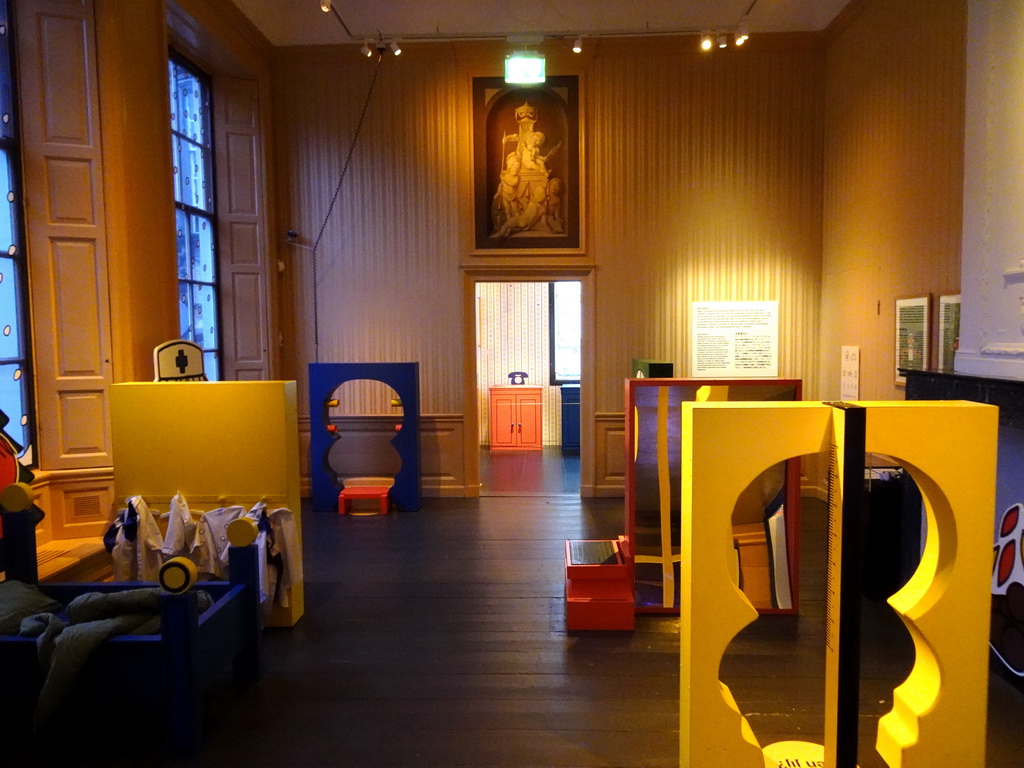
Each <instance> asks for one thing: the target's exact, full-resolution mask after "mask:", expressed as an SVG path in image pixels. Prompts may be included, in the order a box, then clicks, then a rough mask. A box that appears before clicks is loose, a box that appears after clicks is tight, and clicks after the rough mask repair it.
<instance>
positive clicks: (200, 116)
mask: <svg viewBox="0 0 1024 768" xmlns="http://www.w3.org/2000/svg"><path fill="white" fill-rule="evenodd" d="M169 73H170V93H171V142H172V151H173V155H174V157H173V159H174V200H175V206H176V229H177V235H178V315H179V318H180V322H181V330H180V332H181V338H183V339H188V340H189V341H192V342H194V343H196V344H198V345H199V346H200V347H201V348H202V350H203V363H204V367H205V369H206V377H207V378H208V379H210V380H211V381H216V380H217V379H219V378H220V321H219V316H220V315H219V307H218V300H217V239H216V237H215V234H214V233H215V231H216V209H215V205H214V202H215V201H214V187H213V131H212V128H211V124H210V120H211V117H210V105H211V100H210V86H209V81H208V79H207V78H206V76H205V75H204V74H203V73H202V72H201V71H199V70H198V69H197V68H195V67H194V66H193V65H191V64H190V63H188V62H186V61H184V60H183V59H180V58H178V57H176V56H172V57H171V59H170V61H169Z"/></svg>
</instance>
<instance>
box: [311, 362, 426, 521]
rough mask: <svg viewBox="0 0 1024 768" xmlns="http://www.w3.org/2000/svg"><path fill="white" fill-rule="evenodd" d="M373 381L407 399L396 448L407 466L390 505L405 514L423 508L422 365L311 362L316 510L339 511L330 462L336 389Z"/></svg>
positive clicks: (314, 502)
mask: <svg viewBox="0 0 1024 768" xmlns="http://www.w3.org/2000/svg"><path fill="white" fill-rule="evenodd" d="M356 379H370V380H371V381H380V382H383V383H384V384H386V385H388V386H389V387H391V388H392V389H393V390H395V393H396V394H397V395H398V398H399V399H400V400H401V401H402V411H403V413H402V428H401V429H400V430H398V431H397V432H396V433H395V436H394V438H392V440H391V444H392V445H393V446H394V448H395V450H396V451H398V455H399V457H401V460H402V466H401V468H400V469H399V470H398V474H397V475H395V484H394V486H392V488H391V502H392V503H393V504H394V505H395V506H396V507H398V509H399V510H400V511H414V510H418V509H419V508H420V500H421V495H422V494H421V489H420V364H419V363H310V364H309V411H310V422H311V426H310V440H309V442H310V454H311V456H310V473H311V475H312V483H313V509H314V511H317V512H328V511H334V510H336V509H337V508H338V491H339V488H338V484H337V481H336V476H335V474H334V472H333V470H332V469H331V467H330V465H329V464H328V462H327V454H328V452H329V451H330V449H331V445H332V444H333V442H334V439H335V438H334V436H333V434H332V433H331V432H330V431H329V430H328V429H327V427H328V426H329V425H330V420H329V405H328V403H329V402H330V400H331V396H332V395H333V394H334V391H335V390H336V389H337V388H338V387H339V386H341V385H342V384H344V383H345V382H346V381H355V380H356Z"/></svg>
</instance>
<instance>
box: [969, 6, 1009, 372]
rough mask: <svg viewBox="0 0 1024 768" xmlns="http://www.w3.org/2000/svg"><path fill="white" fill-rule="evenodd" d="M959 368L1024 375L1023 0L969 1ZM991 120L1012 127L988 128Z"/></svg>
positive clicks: (996, 124) (991, 124)
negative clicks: (1023, 210)
mask: <svg viewBox="0 0 1024 768" xmlns="http://www.w3.org/2000/svg"><path fill="white" fill-rule="evenodd" d="M969 5H970V11H969V17H970V20H969V27H968V42H967V57H968V63H967V95H966V103H967V110H966V111H967V115H966V126H965V133H966V136H965V149H964V152H965V157H964V168H965V178H964V237H963V253H964V258H963V265H962V267H961V276H962V286H961V288H962V298H963V310H964V314H963V315H962V317H961V327H960V349H959V350H958V351H957V353H956V358H955V363H956V364H955V367H956V371H957V373H965V374H972V375H975V376H988V377H993V378H1001V379H1024V323H1022V322H1021V320H1022V315H1021V311H1022V308H1024V256H1022V254H1024V232H1022V230H1021V226H1020V201H1021V197H1022V195H1024V173H1022V172H1021V171H1022V168H1024V144H1022V143H1021V140H1020V129H1019V128H1017V127H1016V126H1017V123H1018V122H1019V120H1020V93H1021V89H1022V88H1024V48H1022V47H1021V45H1020V39H1021V34H1024V4H1021V3H1013V2H1003V1H1002V0H971V1H970V3H969ZM990 126H1006V127H1011V126H1013V127H1014V129H1012V130H991V128H990Z"/></svg>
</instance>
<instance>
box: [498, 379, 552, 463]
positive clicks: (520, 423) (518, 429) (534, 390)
mask: <svg viewBox="0 0 1024 768" xmlns="http://www.w3.org/2000/svg"><path fill="white" fill-rule="evenodd" d="M542 416H543V408H542V407H541V388H540V387H491V450H492V451H539V450H540V449H541V446H542V444H543V438H544V430H543V429H542V421H541V419H542Z"/></svg>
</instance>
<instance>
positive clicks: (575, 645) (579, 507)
mask: <svg viewBox="0 0 1024 768" xmlns="http://www.w3.org/2000/svg"><path fill="white" fill-rule="evenodd" d="M807 507H808V508H807V509H806V513H805V515H804V520H805V523H806V524H805V536H804V543H805V551H804V557H803V560H802V562H803V566H802V568H803V574H802V580H803V583H802V590H801V593H802V596H803V601H804V602H803V611H802V614H801V616H799V617H779V616H776V617H762V618H760V619H758V620H757V621H756V622H754V624H752V625H751V626H750V627H749V628H748V629H747V630H745V631H744V632H743V633H742V634H741V635H740V636H739V637H738V638H737V639H736V640H735V641H734V643H733V645H732V647H731V648H730V652H729V654H728V655H727V657H726V658H725V659H724V661H723V666H722V672H721V674H722V677H723V679H724V680H725V681H726V682H727V683H728V684H729V685H730V687H731V688H732V690H733V692H734V694H735V695H736V698H737V701H738V702H739V704H740V706H741V709H742V710H743V711H744V713H745V714H746V715H747V716H748V718H749V719H750V722H751V723H752V724H753V727H754V729H755V732H756V734H757V735H758V738H759V739H760V740H761V742H762V743H764V744H767V743H771V742H774V741H778V740H782V739H788V738H798V739H805V740H810V741H818V740H820V737H821V731H822V714H821V690H822V683H821V676H822V668H823V661H822V658H821V649H822V643H823V640H822V634H821V632H822V628H823V616H824V607H823V584H824V575H823V571H824V561H823V556H822V554H821V547H820V541H821V536H822V532H823V530H824V528H823V505H821V504H820V503H817V504H816V503H815V502H810V503H809V504H808V505H807ZM621 515H622V500H621V499H605V500H601V499H598V500H582V501H581V500H580V499H578V498H567V497H551V498H543V497H533V498H527V497H515V498H482V499H479V500H461V499H430V500H427V501H426V502H425V504H424V507H423V509H422V510H421V511H420V512H417V513H402V514H392V515H388V516H386V517H381V516H368V517H362V516H345V517H339V516H337V515H331V514H319V515H312V514H309V513H306V514H304V516H303V526H304V536H305V543H306V547H305V554H306V582H307V587H306V615H305V617H304V618H303V619H302V620H301V621H300V622H299V624H298V625H297V626H296V627H294V628H292V629H278V630H270V631H268V633H267V637H266V665H265V672H264V676H263V678H262V679H261V680H260V681H259V682H258V683H256V684H255V685H254V686H252V687H250V688H249V689H247V690H246V691H244V692H242V693H241V694H236V693H235V692H233V691H232V690H231V689H230V686H229V685H227V684H226V683H225V684H224V685H222V686H218V687H217V688H216V689H215V690H214V691H213V692H212V693H211V695H210V696H209V700H208V707H207V714H206V718H205V722H206V726H207V728H208V731H209V734H208V738H207V743H206V747H205V750H204V752H203V754H202V757H201V759H199V760H195V761H191V762H189V761H183V762H176V761H164V760H160V759H157V758H156V757H153V756H152V753H151V752H150V753H148V755H144V754H140V750H142V749H144V747H142V746H137V747H136V748H135V751H132V752H131V756H130V757H125V756H124V754H125V749H124V748H123V747H111V746H110V745H111V744H114V743H116V741H117V740H121V741H124V740H125V739H127V740H129V741H131V739H132V738H134V736H133V734H138V733H140V732H142V731H143V730H144V729H146V728H147V726H152V725H153V723H152V722H150V721H151V720H152V716H148V715H147V714H145V713H138V712H132V711H128V712H120V713H112V714H109V715H104V716H103V717H101V718H98V719H97V721H96V722H95V723H94V724H93V725H92V726H91V727H92V728H93V729H94V732H93V733H92V734H91V735H89V736H88V737H85V738H83V737H82V734H73V733H72V734H67V733H61V734H60V735H59V736H57V735H55V734H50V735H48V736H46V737H44V738H39V739H36V740H35V742H34V747H33V748H32V749H31V750H28V751H25V752H23V753H21V754H18V755H8V764H9V765H18V766H21V765H26V766H36V765H61V766H72V765H90V766H122V765H123V766H135V765H142V766H148V765H153V766H158V765H179V764H180V765H196V766H236V765H237V766H242V765H244V766H251V767H253V768H258V767H261V766H294V767H299V766H346V767H351V768H361V767H367V768H405V767H410V768H411V767H412V766H415V767H416V768H428V767H432V766H437V767H441V766H443V767H444V768H459V767H461V766H466V767H473V768H478V767H484V766H517V767H520V768H523V767H527V766H537V767H539V766H579V767H580V768H584V767H590V766H636V767H637V768H662V767H665V768H667V767H668V766H678V765H679V759H678V723H677V717H678V695H679V693H678V691H679V671H678V663H679V662H678V659H679V656H678V651H679V645H678V637H677V632H678V620H677V619H676V618H674V617H657V616H642V617H639V619H638V622H637V629H636V631H635V632H632V633H614V632H608V633H603V632H589V633H568V632H567V631H566V629H565V622H564V608H563V602H562V600H563V575H564V574H563V565H562V553H563V542H564V540H565V539H567V538H592V537H604V536H613V535H615V534H617V533H619V532H621V527H622V523H621ZM816 537H818V538H817V542H818V543H815V541H816ZM882 608H884V610H878V611H876V613H878V614H879V615H878V616H872V617H870V618H869V619H868V621H867V624H868V626H869V632H868V635H869V637H871V638H873V640H874V642H873V643H872V647H871V649H869V651H868V654H867V656H866V661H865V677H866V683H865V693H866V696H865V701H866V702H872V705H871V708H870V709H871V710H873V711H869V709H868V708H866V709H865V716H864V717H863V729H862V730H863V732H864V733H865V739H864V741H865V743H866V744H867V745H868V746H867V747H866V752H867V754H865V755H864V756H862V759H861V768H875V767H876V766H882V765H884V764H883V763H881V761H880V760H878V759H877V757H872V755H871V754H870V753H871V752H873V748H871V747H870V742H871V741H873V728H874V721H875V719H876V718H877V716H878V713H880V712H881V711H884V710H885V709H887V708H888V707H887V704H888V702H890V701H891V691H892V687H893V685H894V684H895V683H896V682H898V679H899V677H900V675H901V674H903V673H905V670H906V668H907V667H908V664H909V661H910V658H909V653H908V647H909V646H908V644H907V642H906V641H903V640H901V639H900V632H903V630H902V629H901V628H899V627H896V630H897V631H895V632H894V631H893V622H891V621H890V620H889V618H887V617H886V615H885V611H888V609H887V608H885V607H884V606H882ZM869 609H870V606H869ZM889 613H890V614H891V611H889ZM903 634H905V632H903ZM894 638H895V639H894ZM990 701H991V707H992V713H991V718H990V727H989V735H990V737H989V761H988V763H987V765H988V766H989V768H1011V766H1013V767H1014V768H1020V766H1021V765H1024V758H1022V756H1021V752H1020V749H1021V745H1022V737H1021V735H1020V734H1021V728H1022V727H1024V696H1022V695H1021V694H1020V693H1019V692H1018V691H1017V690H1015V689H1012V688H1010V687H1009V686H1007V685H1005V684H1004V683H1001V681H998V680H994V681H993V682H992V684H991V686H990ZM119 734H120V736H119ZM869 735H870V740H869V739H868V736H869ZM97 744H101V745H105V746H96V745H97ZM0 764H2V761H0ZM700 768H703V767H700ZM936 768H945V767H944V766H943V767H939V766H936Z"/></svg>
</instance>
